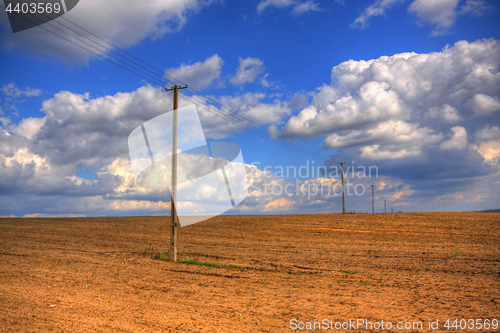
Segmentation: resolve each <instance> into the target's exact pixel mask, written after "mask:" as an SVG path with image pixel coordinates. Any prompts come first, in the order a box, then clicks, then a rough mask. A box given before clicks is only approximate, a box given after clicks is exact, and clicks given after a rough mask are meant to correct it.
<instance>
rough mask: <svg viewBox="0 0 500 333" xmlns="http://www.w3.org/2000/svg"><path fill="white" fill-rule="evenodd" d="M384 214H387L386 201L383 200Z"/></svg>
mask: <svg viewBox="0 0 500 333" xmlns="http://www.w3.org/2000/svg"><path fill="white" fill-rule="evenodd" d="M384 212H385V213H387V200H384Z"/></svg>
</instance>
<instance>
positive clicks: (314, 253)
mask: <svg viewBox="0 0 500 333" xmlns="http://www.w3.org/2000/svg"><path fill="white" fill-rule="evenodd" d="M169 223H170V220H169V217H114V218H59V219H45V218H40V219H11V218H2V219H0V267H1V269H0V331H2V332H3V331H5V332H50V331H54V332H62V331H64V332H92V331H97V332H290V331H299V328H311V327H313V326H311V325H316V328H317V329H318V328H319V326H318V325H319V324H320V323H321V325H322V328H323V329H325V328H326V326H325V325H326V324H328V325H330V326H329V327H328V328H331V329H334V328H335V325H337V328H340V329H339V330H336V331H338V332H345V331H353V332H362V331H370V329H369V327H367V326H359V327H357V328H356V329H355V330H353V329H352V326H351V327H349V330H346V329H345V327H344V329H342V328H341V325H344V326H345V325H346V324H347V323H348V322H349V320H351V324H352V322H353V321H357V320H363V321H364V323H366V321H368V322H371V323H372V325H373V323H378V325H379V328H380V325H381V322H382V321H383V322H384V325H387V323H388V322H390V323H391V324H392V329H387V326H384V329H379V330H377V331H378V332H380V331H394V332H398V331H406V332H418V331H430V330H429V329H428V324H429V319H430V320H431V322H432V323H434V322H435V321H436V320H439V322H438V325H439V331H447V329H446V328H445V327H444V326H443V325H444V324H445V323H446V320H448V319H451V321H450V322H449V325H450V329H451V330H453V331H457V332H458V331H468V330H470V331H484V328H482V329H479V330H478V329H477V328H478V326H477V325H478V324H477V323H486V322H487V319H489V320H492V319H497V320H500V304H499V302H500V214H498V213H414V214H413V213H394V214H348V215H340V214H335V215H281V216H221V217H215V218H212V219H210V220H207V221H204V222H201V223H198V224H195V225H191V226H188V227H184V228H180V229H179V232H178V258H179V259H185V258H187V257H189V258H190V259H194V260H198V261H199V262H205V263H212V264H219V265H221V267H208V266H203V265H195V264H186V263H179V262H178V263H172V262H166V261H161V260H154V259H152V258H151V257H152V254H153V255H154V254H155V253H159V252H162V253H163V252H166V251H167V250H168V247H169V238H170V235H169V227H168V226H169ZM229 265H232V266H234V265H236V266H238V267H239V268H235V267H229ZM455 319H458V321H457V322H455V325H456V329H455V328H453V327H451V325H452V324H453V321H454V320H455ZM462 319H465V320H467V324H468V325H476V326H474V328H475V329H474V330H472V329H460V320H462ZM470 319H474V324H472V321H470ZM418 322H421V323H423V328H422V329H418V326H417V327H416V328H415V327H413V328H411V329H409V328H408V327H409V326H406V328H407V329H404V330H397V329H396V327H395V326H396V324H397V323H402V324H403V325H405V324H406V325H408V324H407V323H410V324H412V323H418ZM315 323H316V324H315ZM359 323H361V322H359ZM461 323H462V328H463V324H464V321H462V322H461ZM490 323H494V322H493V321H492V322H490ZM308 325H309V326H308ZM339 325H340V326H339ZM375 325H376V324H375ZM375 327H376V326H375ZM293 328H295V329H296V330H293ZM497 330H498V331H500V328H498V329H497ZM305 331H307V330H305ZM318 331H320V330H318ZM333 331H335V329H334V330H333ZM373 331H375V328H373ZM434 331H438V330H435V329H434Z"/></svg>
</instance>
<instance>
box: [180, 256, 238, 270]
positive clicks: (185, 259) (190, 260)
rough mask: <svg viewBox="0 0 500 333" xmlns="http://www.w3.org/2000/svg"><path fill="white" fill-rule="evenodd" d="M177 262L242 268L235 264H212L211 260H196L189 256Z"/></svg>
mask: <svg viewBox="0 0 500 333" xmlns="http://www.w3.org/2000/svg"><path fill="white" fill-rule="evenodd" d="M179 262H180V263H181V264H188V265H199V266H208V267H213V268H235V269H242V268H241V267H239V266H236V265H219V264H214V263H211V262H202V261H198V260H195V259H191V258H184V259H181V260H179Z"/></svg>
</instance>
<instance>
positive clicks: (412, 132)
mask: <svg viewBox="0 0 500 333" xmlns="http://www.w3.org/2000/svg"><path fill="white" fill-rule="evenodd" d="M442 139H443V136H442V135H440V134H434V131H433V130H431V129H429V128H427V127H425V128H419V127H418V124H410V123H407V122H404V121H401V120H397V121H394V120H390V121H387V122H384V123H380V124H379V125H378V126H377V127H376V128H374V129H369V130H363V131H361V130H353V131H349V132H348V133H347V134H346V135H339V134H337V133H334V134H331V135H329V136H328V137H327V138H326V139H325V146H326V147H325V148H328V149H337V148H347V147H352V146H368V145H372V144H377V143H378V144H380V143H383V144H386V145H391V146H392V147H391V148H392V149H393V150H394V149H395V148H397V146H398V145H402V146H404V147H406V148H407V147H408V146H412V149H411V150H412V151H415V152H420V148H421V147H422V146H423V145H426V144H433V143H436V142H439V141H441V140H442Z"/></svg>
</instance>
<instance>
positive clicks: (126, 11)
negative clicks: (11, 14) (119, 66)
mask: <svg viewBox="0 0 500 333" xmlns="http://www.w3.org/2000/svg"><path fill="white" fill-rule="evenodd" d="M212 2H213V1H212V0H171V1H163V0H150V1H142V2H138V1H134V0H121V1H119V3H118V2H117V1H105V2H103V1H99V0H86V1H80V2H79V3H78V5H77V6H76V7H75V8H74V9H73V10H71V11H70V12H68V13H67V14H65V16H64V18H66V19H67V20H70V21H72V22H74V23H76V24H78V25H80V26H82V27H84V28H86V29H87V30H89V31H91V32H92V33H93V34H95V35H97V36H100V37H101V38H103V39H104V40H107V41H109V42H110V43H112V44H114V45H116V46H118V47H128V46H130V45H134V44H136V43H137V42H139V41H141V40H142V39H145V38H151V39H157V38H160V37H162V36H164V35H165V34H168V33H173V32H176V31H179V30H180V29H181V28H182V27H183V26H184V25H185V24H186V23H187V14H188V13H189V12H196V11H198V10H199V9H201V8H202V7H204V6H207V5H209V4H210V3H212ZM0 20H1V21H2V22H1V23H2V24H3V26H4V29H5V32H4V34H3V40H4V46H5V47H7V48H16V49H25V50H28V51H29V52H33V53H35V54H37V55H41V56H48V55H50V56H56V57H58V58H61V59H63V60H65V61H66V62H68V63H81V62H87V61H88V60H89V59H90V58H91V57H92V54H90V53H89V52H87V51H85V50H83V49H81V48H79V47H77V46H74V45H72V44H70V43H69V42H67V41H64V40H63V39H61V38H59V37H57V36H55V35H53V34H51V33H49V32H47V31H45V30H43V29H42V28H33V29H29V30H25V31H22V32H18V33H16V34H15V35H14V34H12V32H11V29H10V26H9V23H8V20H7V15H0ZM56 21H57V22H60V23H61V24H64V25H67V26H70V27H71V28H72V29H78V28H76V27H75V26H73V25H71V24H70V23H68V22H67V21H64V20H62V19H60V18H59V19H57V20H56ZM56 21H53V22H49V23H47V24H45V25H44V26H43V27H44V28H46V29H48V30H51V31H54V32H56V33H58V34H61V35H64V34H63V33H61V32H59V31H57V30H55V29H54V28H52V27H50V26H49V24H52V25H54V26H56V27H58V28H60V29H63V30H64V31H68V32H69V30H67V29H66V28H64V27H62V26H60V25H59V24H57V23H56ZM78 31H79V32H80V33H82V34H83V35H84V36H86V37H89V38H91V39H95V38H94V37H92V36H91V35H90V34H88V33H87V32H85V31H83V30H80V29H78ZM73 34H74V33H73ZM64 36H65V37H67V38H69V39H72V38H71V37H69V36H67V35H64ZM81 38H82V37H81ZM82 39H83V38H82ZM87 42H88V41H87ZM99 42H100V43H102V41H99ZM77 43H78V42H77ZM81 45H82V46H84V47H86V48H89V49H91V48H90V47H89V46H87V45H84V44H81ZM96 47H97V48H98V49H100V50H101V49H102V48H100V47H99V46H96ZM91 50H92V51H93V52H97V53H101V51H96V50H95V49H91Z"/></svg>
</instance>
